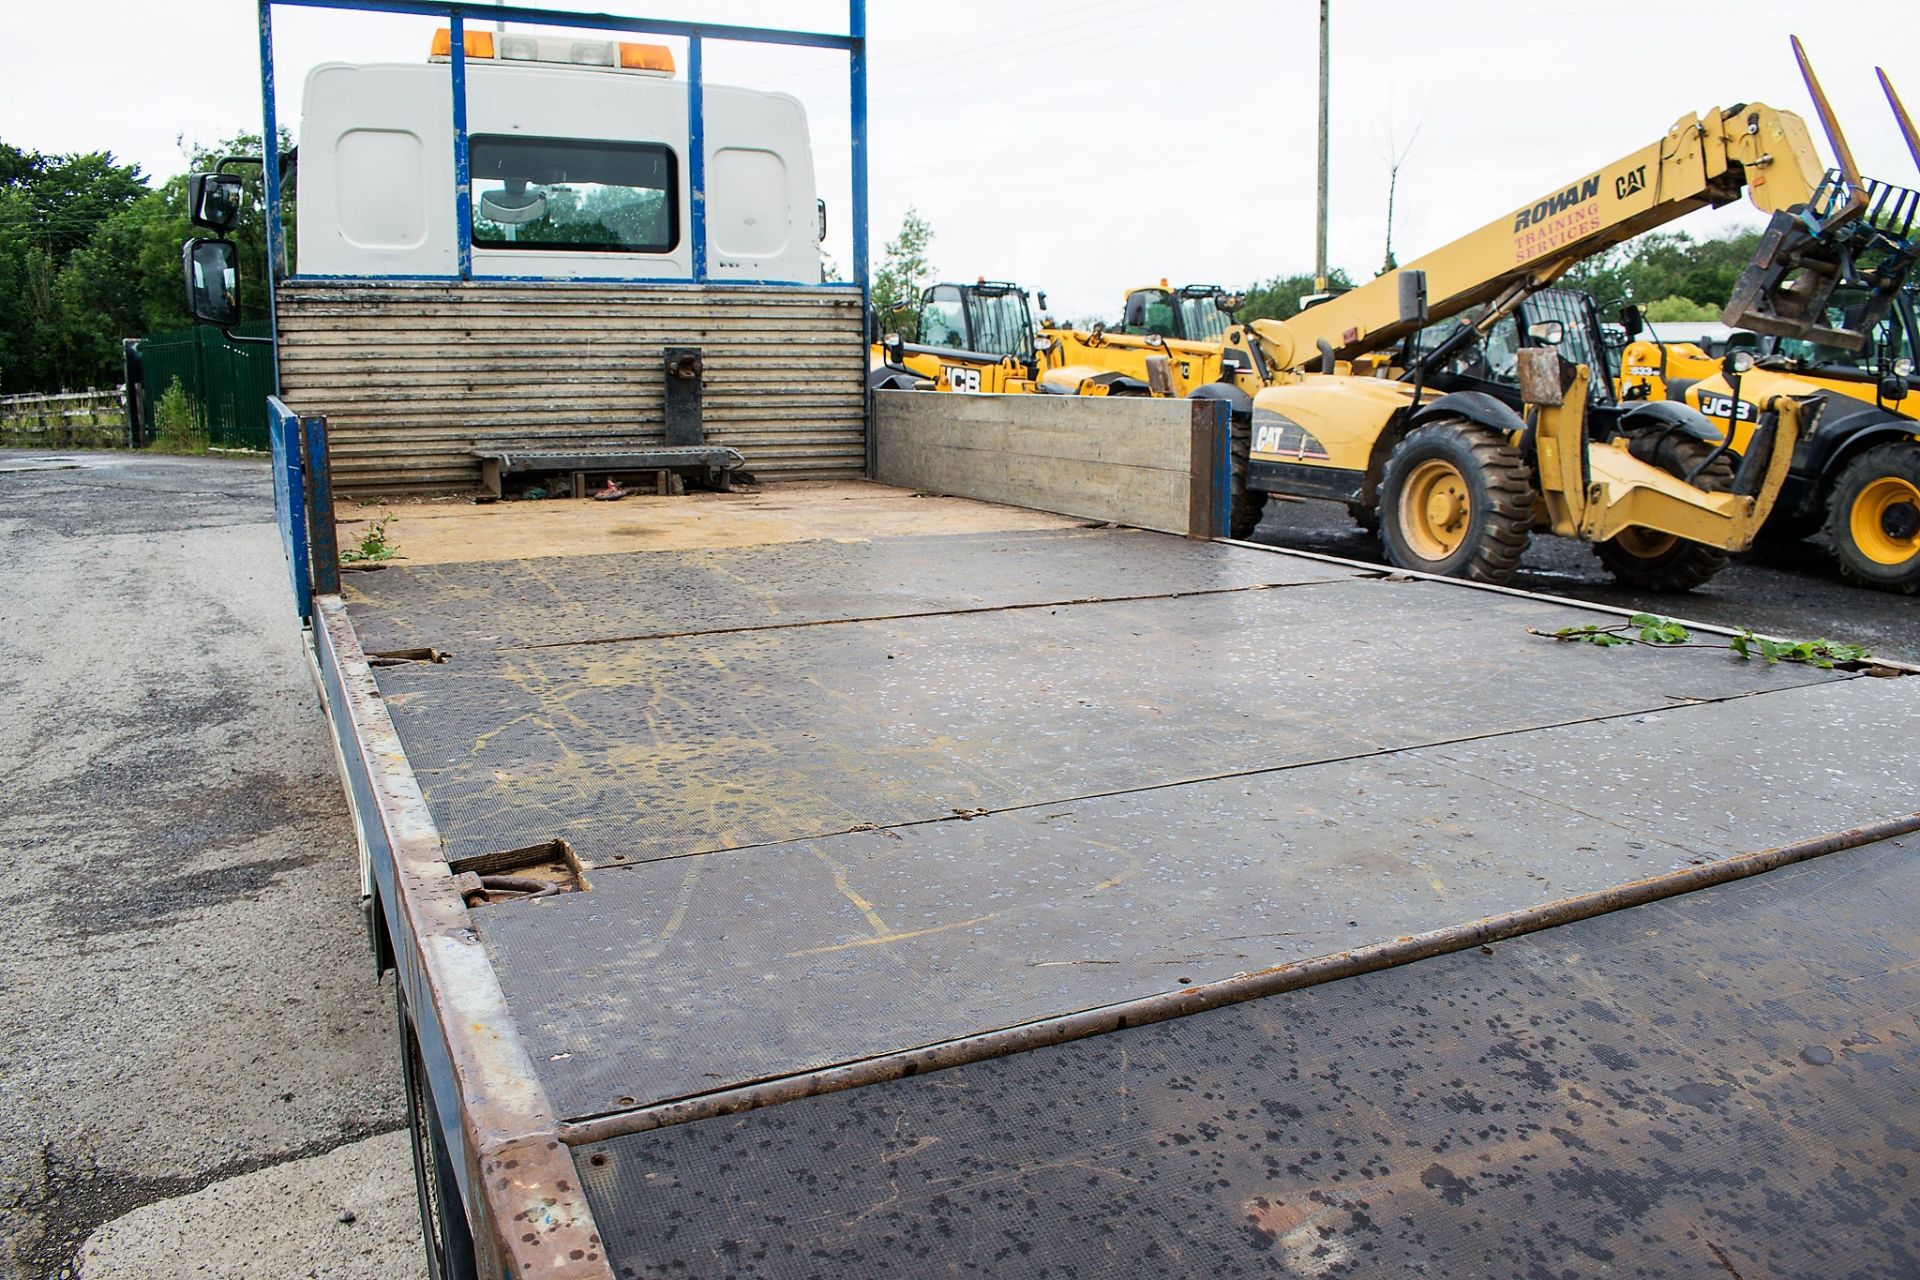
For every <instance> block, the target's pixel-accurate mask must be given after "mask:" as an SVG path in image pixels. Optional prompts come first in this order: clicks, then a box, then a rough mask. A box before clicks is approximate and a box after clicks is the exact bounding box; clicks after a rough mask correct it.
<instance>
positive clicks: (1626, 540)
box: [1613, 526, 1680, 560]
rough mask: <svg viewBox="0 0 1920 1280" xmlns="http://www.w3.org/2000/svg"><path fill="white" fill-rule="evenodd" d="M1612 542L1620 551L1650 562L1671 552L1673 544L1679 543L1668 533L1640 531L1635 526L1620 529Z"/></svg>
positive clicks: (1640, 529)
mask: <svg viewBox="0 0 1920 1280" xmlns="http://www.w3.org/2000/svg"><path fill="white" fill-rule="evenodd" d="M1613 541H1614V544H1615V545H1616V546H1618V547H1619V548H1620V549H1621V550H1622V551H1625V552H1626V553H1627V554H1628V555H1630V556H1634V557H1636V558H1638V559H1641V560H1651V559H1653V558H1654V557H1655V556H1663V555H1665V554H1666V553H1667V552H1669V551H1671V550H1673V544H1674V543H1676V542H1678V541H1680V539H1678V538H1676V537H1674V536H1673V535H1672V534H1670V533H1660V532H1658V531H1657V530H1654V529H1642V528H1639V527H1638V526H1635V527H1634V528H1631V529H1622V530H1621V531H1620V532H1619V533H1616V534H1615V535H1614V536H1613Z"/></svg>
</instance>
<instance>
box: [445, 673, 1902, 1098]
mask: <svg viewBox="0 0 1920 1280" xmlns="http://www.w3.org/2000/svg"><path fill="white" fill-rule="evenodd" d="M1916 714H1920V681H1914V680H1897V681H1882V680H1869V679H1857V680H1847V681H1840V682H1832V683H1825V684H1821V685H1816V686H1809V687H1805V688H1801V689H1797V690H1790V691H1786V692H1781V693H1775V694H1769V695H1766V696H1764V697H1761V698H1747V699H1738V700H1734V701H1730V702H1724V703H1717V704H1709V705H1696V706H1686V707H1679V708H1675V709H1672V710H1667V711H1663V712H1658V713H1652V714H1648V715H1645V716H1633V717H1628V718H1624V719H1616V720H1612V721H1607V722H1604V723H1583V724H1575V725H1570V726H1566V727H1562V728H1557V729H1549V730H1541V731H1535V732H1528V733H1521V734H1514V735H1508V736H1504V737H1499V738H1490V739H1485V740H1482V741H1477V742H1471V743H1455V744H1449V745H1444V746H1436V747H1427V748H1418V749H1413V750H1405V751H1398V752H1394V753H1391V754H1386V755H1380V756H1376V757H1370V758H1365V759H1358V760H1346V761H1335V762H1330V763H1323V764H1315V765H1308V766H1303V767H1296V768H1289V769H1281V770H1276V771H1272V772H1267V773H1259V774H1253V775H1249V776H1238V777H1229V778H1221V779H1215V780H1210V781H1205V782H1195V783H1188V784H1184V785H1179V786H1172V787H1164V788H1158V789H1150V790H1141V791H1133V792H1128V793H1124V794H1118V795H1109V796H1103V797H1099V798H1094V799H1085V800H1063V801H1060V802H1057V803H1046V804H1040V805H1035V806H1031V807H1027V808H1021V809H1014V810H1008V811H1003V812H998V813H993V814H990V815H986V816H981V817H975V818H972V819H970V820H959V819H954V820H949V821H944V822H933V823H925V824H920V825H914V826H907V827H901V828H898V829H896V830H893V831H863V832H854V833H848V834H842V835H838V836H833V837H828V838H823V839H816V840H803V841H795V842H791V843H787V844H782V845H778V846H770V847H763V848H757V849H746V850H739V851H733V852H724V853H714V854H706V855H699V856H690V857H683V858H674V859H666V860H661V861H656V862H652V863H648V864H643V865H630V866H627V867H604V866H603V867H601V868H599V869H597V870H595V871H593V872H592V873H591V874H590V883H591V888H590V890H589V891H587V892H584V893H576V894H565V895H560V896H557V897H552V898H546V899H540V900H534V901H520V902H507V903H501V904H497V905H495V906H489V907H484V908H481V909H479V910H477V911H475V913H474V921H475V925H476V928H477V929H478V930H479V933H480V936H481V939H482V941H483V942H484V943H485V944H486V946H487V948H488V950H489V953H490V954H491V956H492V958H493V961H494V965H495V969H496V971H497V973H498V975H499V978H500V982H501V985H502V988H503V989H504V991H505V993H506V995H507V998H508V1002H509V1006H510V1007H511V1008H512V1010H513V1012H514V1017H515V1020H516V1023H517V1025H518V1028H519V1032H520V1035H521V1037H522V1039H523V1041H524V1042H525V1043H526V1045H527V1048H528V1051H529V1053H530V1054H531V1056H532V1058H533V1060H534V1061H535V1063H536V1064H537V1065H538V1066H539V1069H540V1072H541V1076H542V1081H543V1083H544V1085H545V1086H546V1089H547V1091H548V1094H549V1096H551V1097H552V1098H553V1100H554V1102H555V1105H556V1106H557V1107H558V1108H559V1109H560V1111H561V1112H562V1113H563V1114H566V1115H570V1116H576V1117H580V1116H590V1115H594V1114H599V1113H605V1112H610V1111H617V1110H620V1109H622V1108H623V1107H626V1106H629V1105H632V1104H633V1103H634V1102H638V1103H640V1104H642V1105H645V1104H647V1103H651V1102H657V1101H662V1100H667V1099H671V1098H677V1097H684V1096H689V1095H694V1094H699V1093H703V1092H708V1091H711V1090H714V1089H718V1088H722V1087H726V1086H728V1085H732V1084H736V1083H741V1082H746V1081H750V1080H755V1079H762V1078H770V1077H775V1076H780V1075H786V1074H791V1073H794V1072H800V1071H805V1070H809V1069H813V1068H818V1067H823V1066H827V1065H829V1064H833V1063H837V1062H844V1061H853V1060H857V1059H860V1058H865V1057H869V1056H873V1055H876V1054H881V1053H886V1052H890V1051H895V1050H901V1049H908V1048H913V1047H917V1046H920V1045H924V1044H929V1043H936V1042H939V1041H943V1040H948V1039H954V1038H959V1037H962V1036H966V1035H970V1034H973V1033H976V1032H981V1031H986V1030H991V1029H995V1028H1001V1027H1006V1026H1012V1025H1017V1024H1020V1023H1025V1022H1031V1021H1034V1020H1037V1019H1042V1018H1046V1017H1050V1016H1055V1015H1060V1014H1065V1013H1070V1012H1074V1011H1077V1010H1081V1009H1087V1008H1093V1007H1097V1006H1102V1005H1107V1004H1112V1003H1114V1002H1116V1001H1121V1000H1126V999H1132V998H1138V997H1144V996H1148V995H1152V994H1155V993H1159V992H1165V991H1174V990H1179V989H1180V988H1181V987H1182V986H1183V985H1188V984H1198V983H1204V982H1208V981H1212V980H1218V979H1222V978H1227V977H1230V976H1232V975H1233V974H1236V973H1242V972H1249V971H1254V970H1259V969H1263V968H1267V967H1269V966H1273V965H1277V964H1281V963H1285V962H1288V961H1296V960H1302V959H1308V958H1312V957H1317V956H1326V955H1333V954H1337V953H1340V952H1343V951H1346V950H1349V949H1352V948H1354V947H1358V946H1362V945H1366V944H1372V943H1381V942H1388V941H1391V940H1393V939H1395V938H1398V937H1402V936H1404V935H1407V934H1412V933H1418V932H1422V931H1426V930H1432V929H1436V928H1440V927H1443V926H1446V925H1450V924H1456V923H1460V922H1464V921H1469V920H1474V919H1479V918H1482V917H1486V916H1490V915H1494V914H1498V913H1502V912H1508V911H1513V910H1518V909H1521V908H1525V907H1529V906H1534V905H1538V904H1541V903H1547V902H1552V901H1556V900H1558V899H1560V898H1563V897H1566V896H1569V895H1572V894H1576V893H1582V892H1587V891H1591V890H1597V889H1602V888H1607V887H1610V886H1613V885H1618V884H1623V883H1626V882H1629V881H1632V880H1637V879H1641V878H1644V877H1648V876H1652V875H1657V874H1660V873H1662V872H1666V871H1669V870H1673V869H1675V868H1680V867H1686V866H1690V865H1696V864H1700V863H1705V862H1710V861H1713V860H1715V859H1718V858H1722V857H1726V856H1729V855H1732V854H1736V853H1740V852H1744V851H1748V850H1755V849H1761V848H1767V847H1770V846H1773V845H1777V844H1782V843H1786V842H1788V841H1791V840H1794V839H1797V838H1803V837H1808V836H1812V835H1817V834H1820V833H1823V832H1826V831H1831V830H1837V829H1842V828H1846V827H1849V826H1853V825H1857V824H1859V823H1861V822H1865V821H1871V820H1876V819H1881V818H1887V817H1892V816H1896V815H1894V814H1892V813H1889V812H1887V811H1886V806H1887V805H1888V803H1890V801H1889V799H1888V797H1900V798H1902V802H1903V803H1908V804H1910V803H1911V799H1910V798H1911V797H1912V795H1913V790H1912V784H1913V778H1914V776H1915V761H1914V750H1913V747H1912V745H1911V729H1910V727H1911V725H1912V724H1913V723H1914V718H1915V716H1916ZM1834 724H1845V725H1847V726H1848V732H1847V734H1846V735H1845V736H1844V737H1841V736H1838V735H1834V734H1831V733H1827V734H1825V735H1821V734H1820V733H1818V732H1817V730H1818V728H1819V727H1820V726H1822V725H1827V726H1830V725H1834ZM1783 743H1788V744H1791V746H1790V749H1783V746H1782V744H1783ZM1573 761H1582V762H1587V775H1586V776H1585V777H1582V776H1580V775H1579V774H1577V773H1574V772H1572V770H1571V764H1570V762H1573ZM1615 779H1617V780H1618V781H1617V782H1616V781H1615ZM1643 779H1656V780H1658V781H1657V782H1649V783H1645V784H1644V785H1643V789H1642V790H1641V792H1640V796H1641V797H1642V799H1639V800H1636V798H1635V797H1634V796H1631V795H1627V794H1624V793H1623V791H1622V790H1621V788H1624V787H1626V786H1629V785H1632V784H1633V783H1635V782H1636V781H1640V780H1643Z"/></svg>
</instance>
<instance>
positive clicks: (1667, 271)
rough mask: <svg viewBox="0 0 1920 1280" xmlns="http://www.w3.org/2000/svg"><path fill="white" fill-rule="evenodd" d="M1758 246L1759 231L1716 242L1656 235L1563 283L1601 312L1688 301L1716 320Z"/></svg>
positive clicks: (1601, 258) (1592, 261)
mask: <svg viewBox="0 0 1920 1280" xmlns="http://www.w3.org/2000/svg"><path fill="white" fill-rule="evenodd" d="M1759 243H1760V233H1759V232H1758V231H1740V232H1735V233H1734V234H1733V235H1730V236H1727V237H1724V238H1720V239H1713V240H1695V239H1694V238H1693V237H1692V236H1690V235H1688V234H1687V233H1686V232H1684V231H1655V232H1651V233H1649V234H1647V235H1644V236H1641V237H1640V238H1638V239H1637V240H1629V241H1628V242H1627V243H1625V244H1623V245H1619V246H1617V247H1616V248H1613V249H1610V250H1608V251H1607V252H1606V253H1603V254H1600V255H1598V256H1596V257H1593V258H1589V259H1587V260H1586V261H1585V262H1582V263H1580V264H1579V265H1578V266H1576V267H1574V268H1573V270H1571V271H1569V272H1567V274H1566V275H1565V276H1563V277H1562V278H1561V283H1562V284H1563V285H1564V286H1565V287H1567V288H1569V289H1582V290H1585V291H1586V292H1588V293H1591V294H1592V295H1593V296H1594V297H1596V298H1598V299H1599V300H1600V303H1601V305H1602V306H1611V305H1612V304H1613V303H1615V302H1618V301H1621V300H1624V299H1627V298H1650V299H1663V300H1664V299H1668V298H1684V299H1686V300H1688V301H1690V302H1692V303H1694V304H1696V305H1699V306H1705V307H1710V308H1712V310H1713V312H1714V314H1715V315H1716V316H1717V315H1718V314H1719V313H1720V308H1722V307H1724V306H1725V305H1726V303H1727V299H1728V297H1730V296H1731V295H1732V293H1733V285H1734V281H1736V280H1738V279H1739V278H1740V273H1741V272H1742V271H1744V270H1745V269H1746V267H1747V264H1748V263H1749V262H1751V261H1752V260H1753V253H1754V250H1755V249H1756V248H1757V247H1758V246H1759Z"/></svg>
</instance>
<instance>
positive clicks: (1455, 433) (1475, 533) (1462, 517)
mask: <svg viewBox="0 0 1920 1280" xmlns="http://www.w3.org/2000/svg"><path fill="white" fill-rule="evenodd" d="M1533 497H1534V494H1533V481H1532V479H1531V478H1530V477H1529V476H1528V474H1527V467H1526V463H1525V462H1523V461H1522V460H1521V457H1520V451H1519V450H1517V449H1515V448H1514V447H1513V446H1512V445H1510V444H1508V443H1507V440H1506V438H1505V437H1504V436H1502V435H1501V434H1500V433H1499V432H1497V431H1494V430H1492V429H1491V428H1488V427H1482V426H1479V425H1477V424H1475V423H1472V422H1468V421H1466V420H1465V419H1463V418H1445V419H1442V420H1440V421H1438V422H1429V423H1427V424H1426V425H1424V426H1420V427H1415V428H1414V429H1413V430H1412V431H1409V432H1408V433H1407V436H1406V439H1404V440H1402V441H1401V442H1400V443H1399V444H1397V445H1395V446H1394V447H1393V452H1392V453H1390V454H1388V455H1387V467H1386V473H1385V475H1384V477H1383V478H1382V479H1381V482H1380V539H1381V541H1382V542H1383V543H1384V544H1385V545H1386V550H1387V559H1388V560H1390V561H1392V562H1393V563H1394V564H1395V565H1397V566H1398V567H1400V568H1402V569H1415V570H1418V571H1420V572H1422V573H1438V574H1444V575H1446V576H1447V577H1451V578H1470V579H1472V580H1473V581H1475V582H1505V581H1506V580H1507V579H1508V578H1511V577H1512V576H1513V571H1514V570H1515V569H1517V568H1518V567H1519V566H1520V557H1521V555H1522V554H1524V553H1525V552H1526V549H1527V539H1528V537H1529V536H1530V535H1531V533H1532V529H1533Z"/></svg>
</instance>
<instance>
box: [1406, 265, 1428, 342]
mask: <svg viewBox="0 0 1920 1280" xmlns="http://www.w3.org/2000/svg"><path fill="white" fill-rule="evenodd" d="M1399 283H1400V322H1401V323H1402V324H1410V325H1412V326H1414V327H1415V328H1416V329H1424V328H1426V327H1427V273H1426V272H1424V271H1402V272H1401V273H1400V281H1399Z"/></svg>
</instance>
